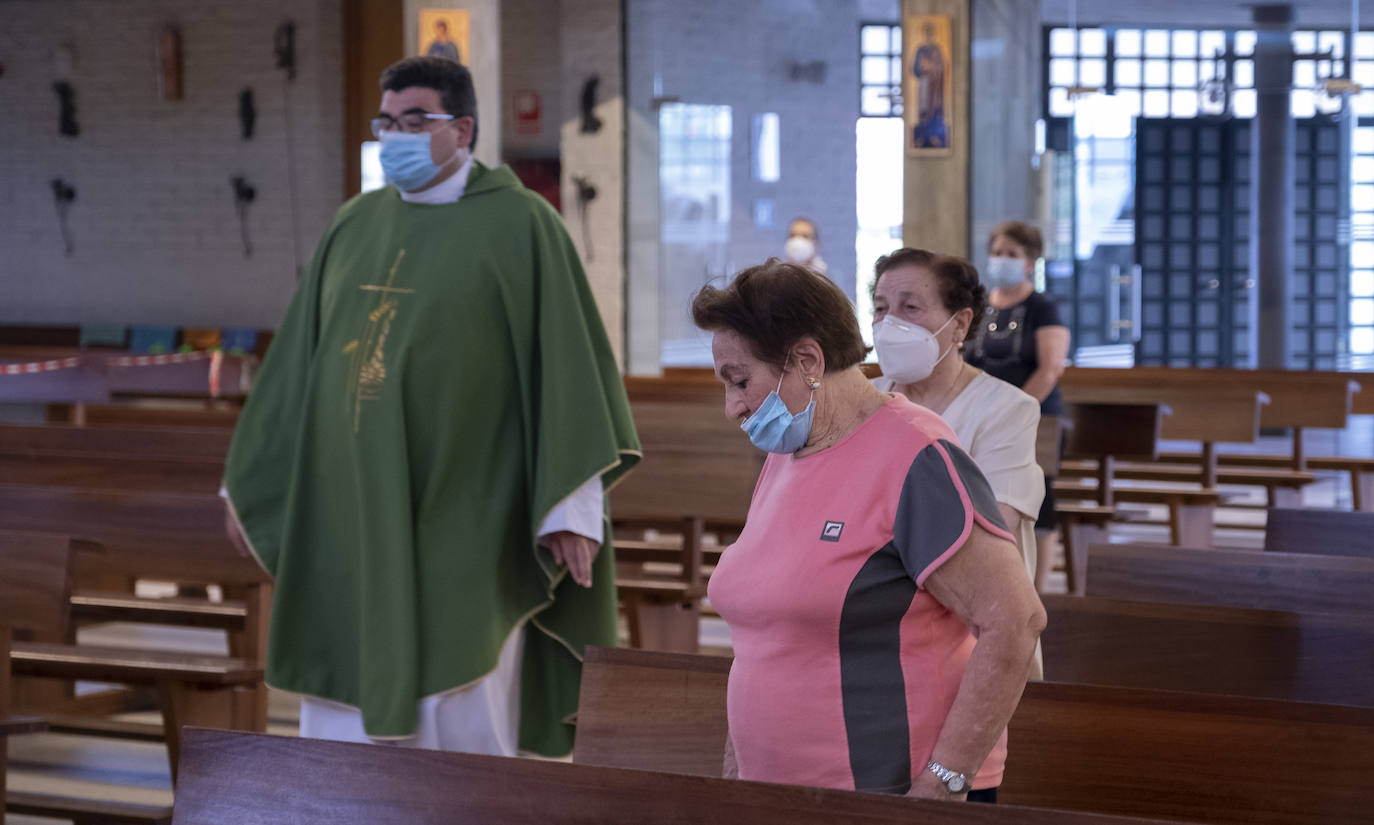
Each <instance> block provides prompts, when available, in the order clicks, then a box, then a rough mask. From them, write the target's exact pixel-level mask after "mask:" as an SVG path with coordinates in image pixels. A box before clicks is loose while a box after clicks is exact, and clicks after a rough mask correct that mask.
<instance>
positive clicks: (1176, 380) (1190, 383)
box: [1065, 367, 1374, 510]
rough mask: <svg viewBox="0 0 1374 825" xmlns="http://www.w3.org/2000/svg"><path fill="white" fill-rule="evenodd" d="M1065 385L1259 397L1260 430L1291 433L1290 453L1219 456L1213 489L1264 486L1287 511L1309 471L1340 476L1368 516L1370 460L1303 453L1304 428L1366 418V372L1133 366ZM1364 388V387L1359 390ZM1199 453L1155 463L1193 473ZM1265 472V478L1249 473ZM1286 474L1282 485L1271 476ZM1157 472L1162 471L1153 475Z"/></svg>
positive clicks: (1369, 392) (1372, 478)
mask: <svg viewBox="0 0 1374 825" xmlns="http://www.w3.org/2000/svg"><path fill="white" fill-rule="evenodd" d="M1065 380H1067V381H1069V382H1075V381H1083V382H1093V383H1114V382H1122V383H1127V384H1132V385H1142V384H1143V385H1145V386H1152V385H1155V386H1158V385H1170V386H1177V387H1180V388H1184V389H1193V390H1203V391H1206V392H1213V391H1215V390H1216V388H1220V387H1249V388H1253V389H1256V390H1258V391H1260V392H1263V393H1265V394H1266V395H1267V396H1268V397H1269V399H1270V403H1269V404H1267V405H1266V406H1265V408H1264V410H1263V413H1262V414H1261V418H1260V425H1261V426H1262V427H1265V428H1275V429H1288V430H1291V432H1292V439H1293V441H1292V443H1293V446H1292V448H1291V450H1290V451H1289V452H1288V454H1286V455H1253V454H1240V453H1220V454H1218V455H1217V459H1218V461H1219V463H1220V466H1221V469H1220V471H1219V475H1218V479H1219V481H1220V483H1226V484H1229V483H1236V484H1248V483H1260V484H1264V485H1265V486H1267V487H1268V489H1269V491H1270V499H1271V500H1270V502H1269V505H1270V506H1271V507H1272V506H1285V505H1294V504H1296V503H1297V501H1296V498H1297V496H1296V490H1297V488H1298V486H1300V479H1301V475H1300V474H1302V473H1305V472H1307V471H1311V470H1322V471H1334V472H1341V473H1348V474H1349V476H1350V481H1351V491H1352V494H1353V496H1354V500H1355V509H1357V510H1360V509H1374V458H1358V457H1346V456H1319V457H1308V456H1307V455H1306V451H1305V449H1304V447H1303V433H1304V432H1305V431H1306V430H1307V429H1337V430H1339V429H1344V428H1345V427H1346V424H1347V421H1348V417H1349V416H1350V415H1352V414H1369V413H1371V412H1374V381H1371V380H1370V379H1369V374H1367V373H1338V372H1318V371H1306V370H1303V371H1298V370H1237V369H1177V368H1169V367H1134V368H1131V369H1129V370H1112V369H1099V368H1090V369H1084V368H1070V369H1068V370H1066V372H1065ZM1366 382H1367V386H1366ZM1205 458H1206V456H1205V453H1204V454H1203V455H1199V454H1198V453H1193V452H1167V453H1164V454H1162V455H1161V456H1160V460H1161V462H1163V463H1166V464H1183V465H1192V466H1197V465H1198V464H1199V463H1200V462H1203V461H1204V460H1205ZM1259 469H1267V470H1269V471H1270V474H1269V475H1268V476H1266V475H1264V474H1258V473H1255V471H1256V470H1259ZM1284 469H1287V470H1291V471H1293V473H1294V475H1293V476H1291V478H1290V479H1289V481H1288V482H1286V483H1284V482H1281V479H1282V476H1276V475H1274V474H1273V473H1274V472H1275V471H1282V470H1284ZM1158 472H1168V470H1167V469H1165V470H1158Z"/></svg>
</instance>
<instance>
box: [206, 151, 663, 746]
mask: <svg viewBox="0 0 1374 825" xmlns="http://www.w3.org/2000/svg"><path fill="white" fill-rule="evenodd" d="M638 457H639V441H638V438H637V437H636V435H635V431H634V425H633V423H632V421H631V418H630V410H629V404H628V402H627V400H626V397H625V388H624V384H623V382H622V381H621V378H620V374H619V372H618V371H617V369H616V363H615V359H614V357H613V356H612V354H611V349H610V345H609V342H608V341H607V338H606V332H605V329H604V327H603V326H602V323H601V316H600V315H599V314H598V312H597V308H596V304H595V302H594V301H593V300H592V296H591V292H590V290H589V288H588V286H587V281H586V277H585V275H584V274H583V271H582V266H581V264H580V263H579V261H578V258H577V254H576V251H575V250H574V249H573V246H572V243H571V241H570V240H569V239H568V236H567V232H566V231H565V230H564V228H563V223H562V219H561V218H560V217H559V216H558V214H557V213H556V212H554V210H553V209H552V208H551V207H550V206H549V205H548V204H547V203H546V202H545V201H544V200H543V199H542V198H540V197H539V196H538V195H535V194H534V193H532V192H530V191H529V190H527V189H525V188H524V187H523V186H521V185H520V183H519V181H518V179H517V178H516V177H515V175H514V174H513V173H512V172H511V171H510V170H509V169H508V168H506V167H502V168H500V169H496V170H490V169H487V168H485V167H483V166H481V165H480V164H477V163H474V164H473V168H472V171H471V175H470V176H469V178H468V182H467V187H466V189H465V191H464V194H463V196H462V198H461V199H460V200H459V201H458V202H457V203H453V204H448V205H438V206H433V205H422V204H410V203H406V202H404V201H402V200H401V198H400V196H399V194H398V193H397V192H396V190H395V189H393V188H391V187H386V188H384V189H381V190H379V191H374V192H370V193H368V194H364V195H360V196H358V197H356V198H354V199H353V200H351V201H349V202H348V203H347V204H345V205H344V206H343V208H341V209H340V210H339V212H338V214H337V215H336V216H335V218H334V222H333V224H332V225H331V226H330V227H329V229H328V231H327V232H326V233H325V236H324V239H323V241H321V243H320V246H319V248H318V249H317V250H316V252H315V257H314V259H313V260H312V261H311V264H310V268H309V270H308V271H307V272H306V273H305V275H304V276H303V277H302V279H301V282H300V285H299V287H298V288H297V290H296V295H295V297H294V299H293V300H292V303H291V306H290V309H289V310H288V311H287V315H286V319H285V321H283V323H282V326H281V329H280V330H279V331H278V333H277V336H276V338H274V339H273V341H272V346H271V349H270V351H269V353H268V356H267V359H266V362H265V363H264V364H263V366H262V370H261V372H260V374H259V378H258V381H257V383H256V386H255V387H254V389H253V392H252V394H251V396H250V398H249V400H248V404H247V406H246V407H245V408H244V411H243V416H242V418H241V419H240V421H239V425H238V429H237V431H236V432H235V434H234V441H233V446H232V447H231V448H230V451H229V459H228V464H227V467H226V470H225V487H226V489H227V491H228V495H229V500H230V504H231V506H232V507H233V509H234V512H235V513H236V515H237V517H238V519H239V523H240V525H241V526H242V528H243V531H244V534H245V535H246V536H247V538H248V540H249V542H250V543H251V545H252V548H253V551H254V552H255V553H256V555H257V556H258V558H259V560H260V561H261V562H262V564H263V566H264V567H265V568H266V569H267V571H268V572H269V573H270V574H272V576H273V577H274V579H275V581H276V597H275V603H274V605H273V608H272V611H273V612H272V625H271V642H270V645H269V652H268V662H267V681H268V682H269V683H270V684H272V685H273V686H275V687H279V688H284V689H286V690H290V691H295V692H298V693H303V694H307V695H310V696H316V697H321V698H324V699H332V700H334V701H337V702H342V703H344V704H347V705H352V706H355V707H358V708H360V709H361V710H362V715H363V726H364V729H365V730H366V731H367V733H368V735H369V736H373V737H406V736H410V735H413V734H414V733H415V728H416V724H417V709H418V707H417V706H418V702H419V700H420V699H421V698H423V697H426V696H432V695H435V694H439V693H444V692H446V691H451V690H454V689H456V688H461V687H464V686H467V685H470V684H472V683H474V682H476V681H478V680H480V679H481V678H482V677H484V676H485V675H487V674H488V673H490V672H491V671H492V670H493V669H494V668H495V666H496V662H497V657H498V654H499V653H500V651H501V646H502V644H503V643H504V642H505V641H506V639H507V638H508V637H509V635H510V633H511V632H512V631H513V630H514V629H515V628H516V627H518V626H520V625H521V624H523V623H528V624H527V637H526V642H525V658H524V662H523V670H522V674H523V675H522V679H523V681H522V690H521V695H522V697H523V699H522V705H521V717H520V747H522V748H524V749H527V750H533V751H536V752H538V753H542V754H548V755H558V754H565V753H567V752H568V751H570V750H571V748H572V727H571V725H570V724H569V717H570V716H571V715H572V714H573V713H574V711H575V710H576V708H577V691H578V685H579V680H580V676H581V653H582V649H583V647H584V646H585V645H589V644H597V645H614V644H615V643H616V593H615V560H614V558H613V556H612V552H611V548H610V537H611V530H610V526H609V523H607V525H606V543H605V544H603V545H602V548H601V552H600V554H599V555H598V557H597V560H596V564H595V566H594V569H593V579H594V586H593V587H592V588H591V589H584V588H582V587H579V586H578V585H577V584H576V583H574V582H573V581H572V579H571V578H570V577H569V576H568V575H567V571H566V569H565V568H562V567H558V566H555V564H554V562H553V559H552V556H551V555H550V554H549V552H548V551H547V550H546V549H544V548H542V547H539V546H538V545H537V543H536V531H537V530H538V529H539V527H540V525H541V524H542V523H543V521H544V519H545V517H546V516H547V515H548V514H549V512H550V511H552V510H553V509H554V508H555V507H556V506H558V505H559V504H560V503H562V502H563V501H564V500H565V499H567V498H568V497H569V496H570V495H572V493H573V492H574V491H575V490H576V489H577V488H578V487H579V486H581V485H582V484H583V483H585V482H587V481H588V480H589V479H591V478H593V477H596V476H598V475H599V476H600V477H601V480H602V483H603V485H604V487H605V488H606V489H608V490H609V489H610V487H611V486H612V485H613V484H614V483H615V482H616V481H618V480H619V479H620V478H621V477H622V476H623V475H624V474H625V473H626V472H627V471H628V470H629V469H630V468H631V467H632V466H633V465H634V464H635V463H636V462H637V461H638Z"/></svg>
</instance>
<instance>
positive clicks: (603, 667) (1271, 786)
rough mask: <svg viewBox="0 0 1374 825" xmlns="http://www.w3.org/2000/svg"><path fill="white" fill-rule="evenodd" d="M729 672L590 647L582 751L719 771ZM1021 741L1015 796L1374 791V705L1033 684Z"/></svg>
mask: <svg viewBox="0 0 1374 825" xmlns="http://www.w3.org/2000/svg"><path fill="white" fill-rule="evenodd" d="M1047 667H1048V661H1047ZM729 670H730V660H729V659H727V658H722V657H712V656H699V655H697V656H694V655H690V654H675V653H656V652H647V651H628V650H611V649H604V648H598V649H589V650H588V651H587V655H586V660H585V664H584V670H583V680H582V694H581V699H580V702H579V709H578V729H577V741H576V745H575V750H574V756H573V761H574V762H578V763H582V764H592V765H605V766H611V767H648V766H652V767H654V768H656V769H658V770H666V771H675V772H681V773H688V774H694V775H698V776H719V775H720V771H721V761H722V753H723V747H724V742H725V736H726V727H727V726H726V720H725V687H726V679H727V677H728V674H729ZM1009 741H1010V745H1009V748H1010V750H1009V756H1008V761H1007V766H1006V774H1005V778H1004V780H1003V783H1002V786H1001V787H1000V789H999V792H998V796H999V801H1000V802H1003V803H1006V804H1007V805H1028V806H1033V807H1037V808H1052V809H1061V810H1075V811H1082V812H1093V813H1102V814H1115V815H1122V816H1142V817H1159V818H1165V819H1173V820H1187V821H1192V822H1212V823H1254V822H1264V823H1274V824H1275V825H1277V824H1278V823H1307V822H1313V821H1320V822H1327V823H1353V822H1368V821H1369V820H1368V816H1369V810H1370V803H1371V802H1374V791H1372V790H1371V789H1370V786H1369V784H1368V782H1366V781H1365V780H1364V778H1363V759H1364V756H1363V755H1364V754H1367V753H1368V752H1369V751H1370V748H1371V747H1374V709H1371V708H1353V707H1341V706H1332V705H1315V704H1303V703H1295V702H1278V701H1271V700H1263V699H1252V698H1248V697H1235V696H1214V695H1205V694H1197V693H1179V692H1168V691H1156V690H1141V689H1134V688H1122V687H1107V686H1101V685H1082V684H1060V683H1053V682H1032V683H1030V684H1028V685H1027V686H1026V691H1025V694H1024V695H1023V696H1022V699H1021V703H1020V705H1019V706H1018V708H1017V710H1016V713H1015V715H1014V716H1013V718H1012V723H1011V727H1010V733H1009ZM1295 765H1300V766H1302V767H1301V769H1297V770H1295V769H1294V768H1293V766H1295ZM1313 776H1318V777H1322V781H1320V782H1313V781H1312V777H1313ZM998 807H1001V806H1000V805H999V806H998Z"/></svg>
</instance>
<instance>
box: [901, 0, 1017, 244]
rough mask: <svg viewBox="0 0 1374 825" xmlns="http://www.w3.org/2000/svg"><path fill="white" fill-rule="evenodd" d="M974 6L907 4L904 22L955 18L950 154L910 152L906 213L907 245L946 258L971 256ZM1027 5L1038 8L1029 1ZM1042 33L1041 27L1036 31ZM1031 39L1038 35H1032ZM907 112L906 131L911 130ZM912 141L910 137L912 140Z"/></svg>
mask: <svg viewBox="0 0 1374 825" xmlns="http://www.w3.org/2000/svg"><path fill="white" fill-rule="evenodd" d="M969 3H970V0H903V2H902V19H903V22H905V21H906V20H907V19H908V18H910V17H911V16H913V15H927V14H947V15H949V16H950V18H951V20H950V22H951V28H952V31H951V33H950V34H951V37H952V39H953V42H952V43H951V49H950V50H951V52H952V54H951V55H950V66H949V69H948V71H950V72H951V73H952V76H953V86H952V91H953V94H952V96H951V97H950V98H949V99H946V100H945V111H944V117H945V123H946V124H947V126H948V129H949V149H948V150H947V151H936V152H926V153H922V154H919V155H914V156H913V155H910V154H908V156H907V158H906V165H905V178H904V180H903V183H902V186H903V189H904V190H905V197H904V198H903V202H904V208H903V210H902V212H903V214H902V242H903V243H904V244H905V245H907V246H915V247H924V248H926V249H930V250H934V251H937V252H942V253H944V254H947V255H960V256H967V255H968V254H969V244H968V241H969V146H970V140H969V131H970V128H969V126H970V123H971V119H970V118H969V115H968V112H969V100H970V96H969V85H968V84H969ZM1026 5H1037V4H1031V3H1027V4H1026ZM1035 31H1036V32H1038V28H1037V29H1036V30H1035ZM1026 34H1027V36H1037V37H1038V36H1039V35H1038V33H1032V32H1027V33H1026ZM912 37H913V33H912V32H906V40H904V41H903V46H902V48H903V53H904V54H903V60H902V76H903V82H904V88H906V87H909V86H910V84H911V82H912V80H911V77H910V72H911V60H910V59H908V57H911V56H914V54H915V49H914V46H913V43H912V42H910V41H911V39H912ZM912 117H914V114H913V113H908V122H907V124H906V127H905V128H906V129H908V130H910V129H911V126H912V122H911V118H912ZM907 141H908V142H909V141H910V136H908V137H907Z"/></svg>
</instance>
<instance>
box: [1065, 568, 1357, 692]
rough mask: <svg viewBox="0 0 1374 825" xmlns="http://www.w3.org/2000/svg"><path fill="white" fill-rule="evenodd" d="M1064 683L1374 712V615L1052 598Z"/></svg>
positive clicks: (1083, 598)
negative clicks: (1372, 652) (1372, 709)
mask: <svg viewBox="0 0 1374 825" xmlns="http://www.w3.org/2000/svg"><path fill="white" fill-rule="evenodd" d="M1042 599H1043V601H1044V603H1045V609H1046V611H1047V612H1048V614H1049V624H1048V626H1047V627H1046V629H1045V632H1044V633H1043V634H1041V636H1040V642H1041V645H1042V647H1043V650H1044V657H1045V673H1046V674H1047V675H1049V677H1050V678H1052V679H1054V680H1055V681H1058V682H1079V683H1083V684H1093V685H1111V686H1116V687H1134V688H1147V689H1151V690H1179V691H1196V692H1199V693H1213V694H1221V695H1232V696H1251V697H1255V698H1261V699H1279V700H1283V701H1290V702H1317V703H1324V704H1340V705H1355V706H1360V707H1374V657H1371V656H1362V655H1351V654H1352V652H1353V651H1368V650H1374V616H1371V615H1363V616H1350V615H1334V614H1307V613H1288V612H1281V611H1268V610H1250V609H1243V608H1234V607H1208V606H1194V605H1172V604H1159V603H1154V602H1133V601H1120V600H1114V599H1102V598H1097V597H1091V596H1089V597H1086V598H1085V597H1080V596H1065V595H1045V596H1043V597H1042Z"/></svg>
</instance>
